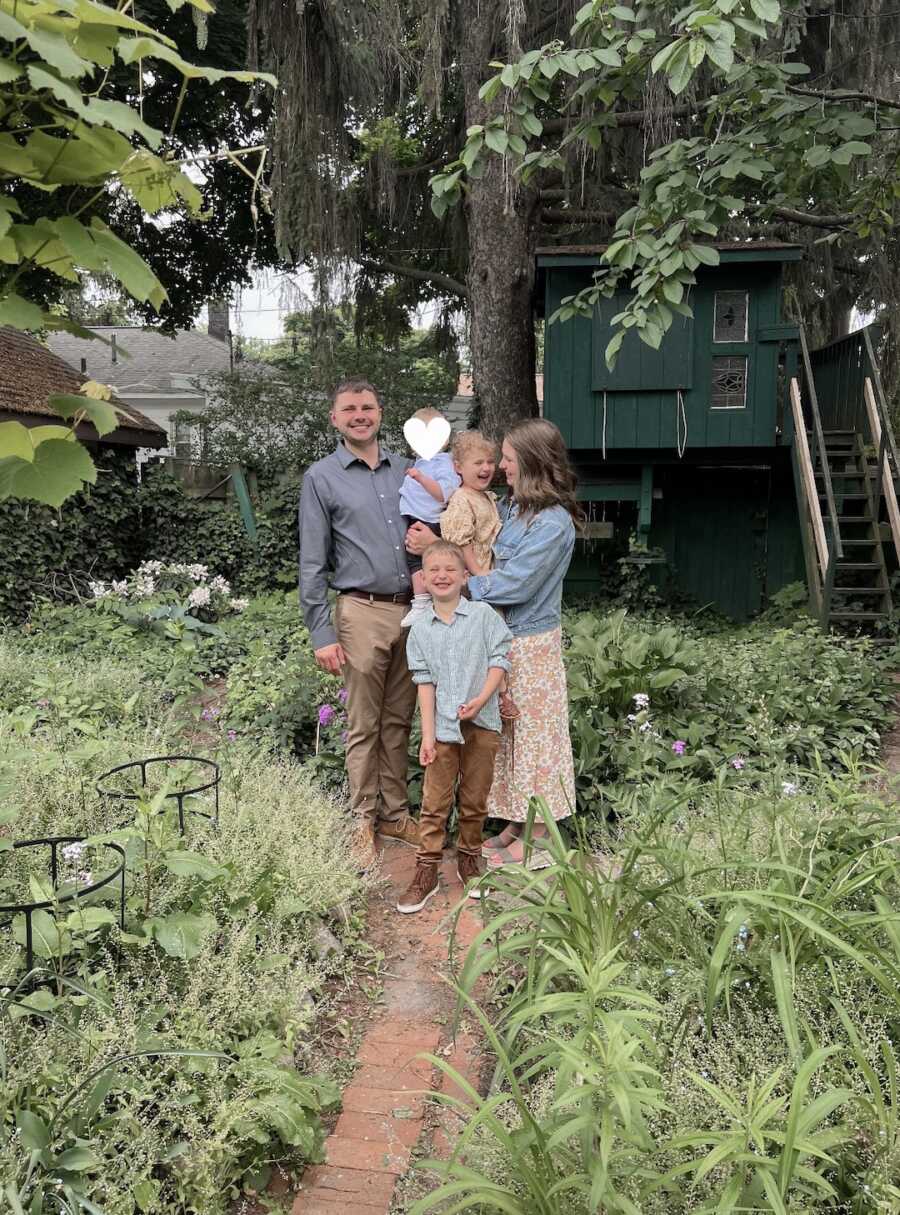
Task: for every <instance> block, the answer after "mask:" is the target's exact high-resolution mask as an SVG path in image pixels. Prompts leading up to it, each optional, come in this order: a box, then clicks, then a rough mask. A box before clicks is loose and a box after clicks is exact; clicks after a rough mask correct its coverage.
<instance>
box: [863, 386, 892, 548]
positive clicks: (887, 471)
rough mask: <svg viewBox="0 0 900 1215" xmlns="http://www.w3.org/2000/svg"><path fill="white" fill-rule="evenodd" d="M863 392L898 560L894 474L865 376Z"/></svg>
mask: <svg viewBox="0 0 900 1215" xmlns="http://www.w3.org/2000/svg"><path fill="white" fill-rule="evenodd" d="M864 391H865V398H866V410H867V412H868V414H869V426H870V428H871V431H872V439H873V441H874V444H875V450H876V451H877V452H878V456H879V458H880V460H881V462H882V465H881V469H880V472H881V492H882V493H883V494H884V500H885V502H886V503H887V512H888V519H889V520H890V523H891V535H892V536H893V538H894V548H895V549H896V551H897V556H898V558H900V506H898V504H897V491H896V489H895V488H894V474H893V472H892V471H891V462H890V460H889V459H888V455H887V452H886V451H885V450H884V447H883V444H882V430H881V419H880V417H879V416H878V414H879V410H878V404H877V401H876V398H875V390H874V388H873V387H872V381H871V380H870V379H869V377H868V376H866V380H865V389H864Z"/></svg>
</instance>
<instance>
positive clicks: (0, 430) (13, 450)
mask: <svg viewBox="0 0 900 1215" xmlns="http://www.w3.org/2000/svg"><path fill="white" fill-rule="evenodd" d="M10 456H15V457H16V459H19V460H27V461H28V462H29V463H31V461H32V460H33V459H34V445H33V444H32V442H31V438H30V437H29V434H28V427H27V426H23V425H22V423H21V422H0V459H7V458H9V457H10Z"/></svg>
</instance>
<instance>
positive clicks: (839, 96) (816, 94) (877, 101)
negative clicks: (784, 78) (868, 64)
mask: <svg viewBox="0 0 900 1215" xmlns="http://www.w3.org/2000/svg"><path fill="white" fill-rule="evenodd" d="M787 91H788V92H789V93H793V94H794V96H795V97H809V98H811V99H816V100H819V101H868V102H869V103H870V104H871V105H880V106H883V107H884V108H885V109H887V110H900V101H898V100H895V99H894V98H893V97H879V96H878V95H877V93H858V92H850V91H842V90H841V89H837V90H830V89H821V90H819V89H804V88H801V87H800V85H798V84H789V85H788V88H787Z"/></svg>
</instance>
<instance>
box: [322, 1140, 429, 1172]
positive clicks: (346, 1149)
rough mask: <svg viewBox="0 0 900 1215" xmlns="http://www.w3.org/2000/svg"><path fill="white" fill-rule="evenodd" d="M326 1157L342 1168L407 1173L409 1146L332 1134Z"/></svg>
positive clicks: (326, 1144)
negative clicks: (346, 1137) (344, 1137)
mask: <svg viewBox="0 0 900 1215" xmlns="http://www.w3.org/2000/svg"><path fill="white" fill-rule="evenodd" d="M325 1159H326V1160H327V1162H328V1163H329V1164H331V1165H334V1166H336V1167H337V1168H341V1169H361V1170H366V1171H368V1172H371V1173H395V1174H396V1175H397V1176H398V1177H399V1175H400V1174H401V1173H405V1172H406V1169H407V1166H408V1165H409V1148H406V1147H403V1146H402V1145H401V1144H392V1143H374V1142H373V1141H372V1140H370V1139H341V1138H339V1137H338V1136H337V1135H332V1136H331V1137H330V1138H329V1139H326V1141H325Z"/></svg>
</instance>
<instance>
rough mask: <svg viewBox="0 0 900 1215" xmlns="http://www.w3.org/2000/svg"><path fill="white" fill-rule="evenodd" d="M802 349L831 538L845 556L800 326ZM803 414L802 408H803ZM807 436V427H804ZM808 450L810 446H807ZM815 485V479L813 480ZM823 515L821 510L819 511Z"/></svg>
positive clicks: (823, 434) (819, 416) (838, 552)
mask: <svg viewBox="0 0 900 1215" xmlns="http://www.w3.org/2000/svg"><path fill="white" fill-rule="evenodd" d="M800 350H801V353H802V355H803V372H804V375H805V377H806V387H807V391H808V392H809V407H810V413H811V414H812V423H813V434H814V435H815V442H816V444H817V446H818V449H819V451H820V452H821V453H822V456H821V459H822V479H823V481H824V482H825V502H826V504H827V506H828V522H829V523H830V524H831V538H832V540H833V542H834V549H835V552H836V554H837V556H838V557H843V555H844V546H843V545H842V544H841V531H840V528H839V527H838V520H837V507H836V506H835V503H834V488H833V487H832V484H831V469H830V467H829V465H828V453H827V452H826V450H825V433H824V431H823V430H822V415H821V413H820V412H819V398H818V397H817V396H816V382H815V380H814V379H813V371H812V363H811V362H810V358H809V347H808V346H807V344H806V330H805V329H804V328H803V326H802V325H801V326H800ZM798 397H799V390H798ZM801 416H802V410H801ZM803 435H804V438H805V437H806V427H805V426H804V429H803ZM807 451H808V448H807ZM813 486H815V481H813ZM819 515H820V516H821V510H820V511H819ZM823 570H824V567H823Z"/></svg>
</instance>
